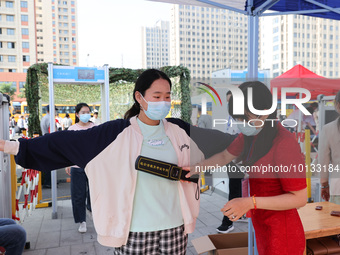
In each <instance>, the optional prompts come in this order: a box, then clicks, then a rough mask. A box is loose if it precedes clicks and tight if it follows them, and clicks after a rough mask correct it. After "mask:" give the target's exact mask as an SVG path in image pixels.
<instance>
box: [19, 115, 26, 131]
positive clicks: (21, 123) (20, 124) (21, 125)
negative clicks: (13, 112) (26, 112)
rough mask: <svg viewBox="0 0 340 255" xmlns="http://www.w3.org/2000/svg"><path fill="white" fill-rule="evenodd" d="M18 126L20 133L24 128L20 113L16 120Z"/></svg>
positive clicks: (22, 117)
mask: <svg viewBox="0 0 340 255" xmlns="http://www.w3.org/2000/svg"><path fill="white" fill-rule="evenodd" d="M18 127H19V132H20V134H21V132H22V131H23V130H26V128H25V120H24V116H22V115H21V116H20V118H19V120H18Z"/></svg>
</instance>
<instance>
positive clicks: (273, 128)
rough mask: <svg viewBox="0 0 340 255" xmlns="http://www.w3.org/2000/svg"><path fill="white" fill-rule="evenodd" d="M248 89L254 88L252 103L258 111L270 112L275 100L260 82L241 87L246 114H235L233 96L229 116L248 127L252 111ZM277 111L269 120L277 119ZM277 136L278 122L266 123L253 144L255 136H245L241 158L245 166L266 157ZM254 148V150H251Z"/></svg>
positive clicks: (247, 83) (245, 84)
mask: <svg viewBox="0 0 340 255" xmlns="http://www.w3.org/2000/svg"><path fill="white" fill-rule="evenodd" d="M248 88H252V90H253V96H252V102H253V106H254V108H255V109H257V110H269V109H271V107H272V104H273V98H272V94H271V92H270V90H269V89H268V88H267V86H266V85H265V84H263V83H261V82H259V81H250V82H244V83H242V84H241V85H240V86H239V89H241V91H242V93H243V95H244V114H243V115H238V114H234V111H233V95H232V96H231V97H230V99H229V109H228V110H229V114H230V115H231V116H232V117H233V118H234V119H235V120H236V119H242V120H246V122H245V123H246V125H248V123H247V122H248V118H249V117H248V116H247V115H246V113H250V112H251V111H250V110H249V108H248V103H247V102H248V95H249V94H248ZM276 114H277V111H276V109H275V111H274V112H273V113H271V114H270V115H269V116H268V118H267V119H276ZM241 125H243V124H241ZM276 135H277V122H276V121H264V125H263V127H262V130H261V132H260V133H259V134H258V135H257V139H256V141H255V143H254V144H253V140H254V136H246V135H244V147H243V151H242V154H241V155H240V158H242V159H243V160H244V161H243V163H244V164H245V165H252V164H254V163H255V162H256V161H258V160H259V159H260V158H262V157H263V156H264V155H266V154H267V153H268V152H269V150H270V149H271V147H272V146H273V140H274V139H275V137H276ZM251 147H253V148H251ZM251 151H252V154H251V156H250V158H248V159H247V157H248V155H250V153H251Z"/></svg>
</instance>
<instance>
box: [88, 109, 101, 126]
mask: <svg viewBox="0 0 340 255" xmlns="http://www.w3.org/2000/svg"><path fill="white" fill-rule="evenodd" d="M90 121H91V122H92V123H93V124H95V125H96V126H98V125H100V124H101V121H100V119H99V118H98V111H97V110H94V111H93V117H91V119H90Z"/></svg>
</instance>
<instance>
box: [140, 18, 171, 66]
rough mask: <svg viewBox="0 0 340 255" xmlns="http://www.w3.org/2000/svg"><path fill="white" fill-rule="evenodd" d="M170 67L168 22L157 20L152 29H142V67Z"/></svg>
mask: <svg viewBox="0 0 340 255" xmlns="http://www.w3.org/2000/svg"><path fill="white" fill-rule="evenodd" d="M168 65H170V22H169V21H162V20H159V21H157V22H156V24H155V26H153V27H142V67H143V68H160V67H162V66H168Z"/></svg>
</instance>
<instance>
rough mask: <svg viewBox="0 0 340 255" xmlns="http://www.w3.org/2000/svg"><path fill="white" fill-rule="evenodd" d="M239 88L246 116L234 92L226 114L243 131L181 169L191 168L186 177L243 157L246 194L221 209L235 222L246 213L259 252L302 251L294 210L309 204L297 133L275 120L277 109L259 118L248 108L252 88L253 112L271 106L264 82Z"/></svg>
mask: <svg viewBox="0 0 340 255" xmlns="http://www.w3.org/2000/svg"><path fill="white" fill-rule="evenodd" d="M239 89H240V90H241V91H242V92H243V95H244V109H245V110H244V114H243V115H236V114H234V111H233V100H236V99H234V98H233V96H231V98H230V101H229V113H230V114H231V115H232V117H233V118H234V119H235V120H236V121H238V122H237V125H238V128H239V130H240V132H241V133H240V134H239V135H238V137H237V138H236V139H235V140H234V141H233V143H232V144H231V145H230V146H229V147H228V148H227V149H226V150H224V151H222V152H221V153H218V154H216V155H214V156H212V157H210V158H209V159H206V160H203V161H202V162H200V163H198V164H196V165H194V166H193V167H188V168H185V169H190V174H188V175H187V176H191V175H194V174H195V173H196V170H197V169H200V168H201V167H204V166H211V165H216V164H218V165H225V164H227V163H229V162H230V161H231V160H233V159H235V158H237V157H241V159H242V165H243V166H242V167H241V170H242V169H243V170H245V171H246V172H247V173H248V174H249V193H250V197H242V198H235V199H232V200H230V201H229V202H228V203H227V204H225V206H224V207H223V208H222V209H221V211H222V212H223V214H224V215H225V216H227V217H229V219H230V220H231V221H233V222H235V221H237V220H238V219H239V218H240V217H241V216H242V215H243V214H245V213H246V212H248V211H250V214H251V219H252V222H253V226H254V229H255V236H256V244H257V248H258V252H259V254H260V255H266V254H270V255H301V254H303V252H304V249H305V246H306V243H305V235H304V230H303V226H302V223H301V219H300V217H299V214H298V212H297V208H299V207H302V206H304V205H305V204H306V202H307V189H306V187H307V185H306V173H305V171H304V167H302V168H301V166H304V165H305V163H304V156H303V154H302V153H301V150H300V146H299V144H298V143H297V141H296V139H295V137H294V136H293V135H292V134H291V133H290V132H289V131H288V130H286V129H285V128H284V127H283V126H282V125H281V123H280V122H278V121H275V119H276V110H275V111H274V112H273V113H271V114H269V115H260V116H258V115H255V114H253V113H252V112H251V111H250V110H249V107H248V97H250V95H251V94H250V92H249V91H250V90H252V97H251V98H249V99H250V102H251V103H252V104H253V107H254V108H255V109H256V110H260V111H263V110H268V109H271V106H272V104H273V100H272V94H271V93H270V90H269V89H268V88H267V87H266V85H264V84H263V83H261V82H257V81H252V82H245V83H243V84H241V85H240V86H239ZM299 167H300V168H299ZM294 168H295V169H298V168H299V171H294ZM289 169H291V171H289ZM292 169H293V170H292Z"/></svg>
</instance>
